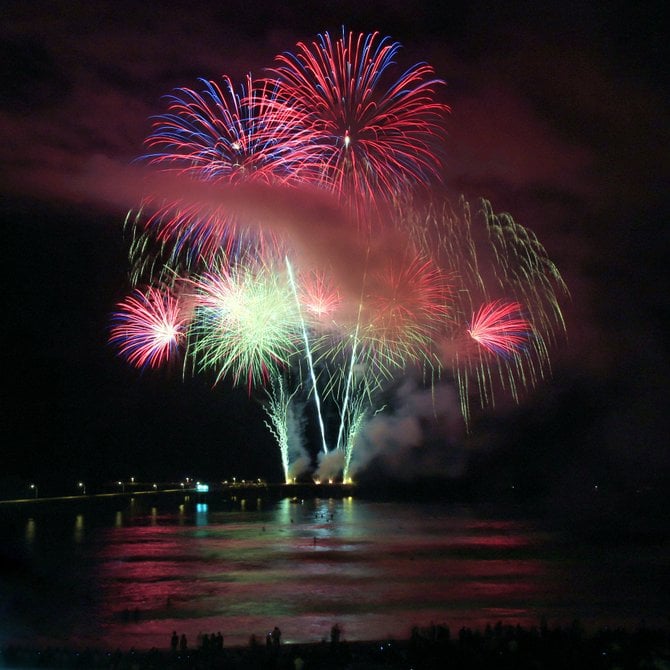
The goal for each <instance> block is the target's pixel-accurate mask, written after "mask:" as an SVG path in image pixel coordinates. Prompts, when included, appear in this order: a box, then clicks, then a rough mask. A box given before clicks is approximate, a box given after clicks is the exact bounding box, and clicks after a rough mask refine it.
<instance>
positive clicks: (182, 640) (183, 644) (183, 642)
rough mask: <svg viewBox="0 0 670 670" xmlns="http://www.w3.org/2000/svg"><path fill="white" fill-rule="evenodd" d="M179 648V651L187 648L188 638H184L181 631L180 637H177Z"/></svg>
mask: <svg viewBox="0 0 670 670" xmlns="http://www.w3.org/2000/svg"><path fill="white" fill-rule="evenodd" d="M179 649H180V651H186V649H188V640H187V639H186V635H185V634H184V633H182V634H181V637H180V638H179Z"/></svg>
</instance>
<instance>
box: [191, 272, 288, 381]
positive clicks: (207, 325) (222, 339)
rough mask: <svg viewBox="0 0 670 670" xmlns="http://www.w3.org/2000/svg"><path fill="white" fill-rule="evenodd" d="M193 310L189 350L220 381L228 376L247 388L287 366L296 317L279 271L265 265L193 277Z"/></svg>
mask: <svg viewBox="0 0 670 670" xmlns="http://www.w3.org/2000/svg"><path fill="white" fill-rule="evenodd" d="M192 285H193V287H194V290H195V300H196V310H195V315H194V322H193V326H192V329H191V337H190V338H189V354H190V355H191V356H192V357H193V359H194V360H195V361H196V366H197V367H198V368H199V369H212V370H214V372H215V374H216V381H217V382H219V381H220V380H221V379H222V378H223V377H224V376H225V375H227V374H230V375H231V376H232V379H233V382H234V383H235V384H237V383H238V382H239V381H240V380H241V379H245V380H246V383H247V386H248V388H249V390H251V387H252V386H254V385H262V384H264V383H265V382H267V380H268V378H269V375H270V373H271V372H273V371H274V370H277V369H279V368H282V367H287V366H288V365H289V361H290V358H291V356H292V355H294V354H295V353H297V351H298V345H299V342H300V321H299V315H298V313H297V310H296V306H295V300H294V296H293V293H292V290H291V288H290V285H289V283H288V281H287V279H286V277H285V275H284V274H283V273H282V272H278V271H276V270H275V269H273V268H272V267H269V266H267V265H264V264H256V265H236V266H233V267H227V266H223V267H221V266H220V267H217V268H216V269H215V270H213V271H210V272H207V273H205V274H203V275H201V276H200V277H198V278H197V279H194V280H193V281H192Z"/></svg>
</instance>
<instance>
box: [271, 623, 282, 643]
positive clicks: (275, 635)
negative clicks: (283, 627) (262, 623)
mask: <svg viewBox="0 0 670 670" xmlns="http://www.w3.org/2000/svg"><path fill="white" fill-rule="evenodd" d="M280 642H281V631H280V630H279V627H278V626H275V627H274V628H273V629H272V644H273V645H274V646H275V647H278V646H279V643H280Z"/></svg>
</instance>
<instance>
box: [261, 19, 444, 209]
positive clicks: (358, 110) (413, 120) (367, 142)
mask: <svg viewBox="0 0 670 670" xmlns="http://www.w3.org/2000/svg"><path fill="white" fill-rule="evenodd" d="M399 48H400V45H399V44H398V43H397V42H391V41H390V40H389V39H388V38H382V39H379V34H378V33H372V34H369V35H364V34H362V33H361V34H355V33H353V32H350V33H349V34H348V35H346V34H345V33H344V30H343V32H342V37H340V38H339V39H337V40H335V41H333V40H332V39H331V37H330V35H329V34H328V33H324V34H322V35H318V38H317V41H314V42H312V43H311V44H305V43H303V42H300V43H298V44H297V51H296V53H295V54H294V53H289V52H287V53H284V54H282V55H280V56H278V57H277V59H276V61H277V63H278V65H277V67H275V68H273V69H272V70H271V72H272V73H273V74H274V75H275V76H276V78H277V95H276V99H275V103H274V104H275V105H276V106H277V107H278V108H280V109H282V110H288V115H289V116H290V117H291V127H292V128H294V129H296V130H299V131H300V132H301V133H303V136H304V137H305V138H306V139H307V143H306V144H305V146H304V148H303V157H304V158H305V159H306V160H304V161H302V162H301V164H300V169H301V173H302V174H303V175H305V174H306V178H307V179H308V180H309V181H310V182H315V181H316V182H319V183H321V184H324V185H326V186H327V187H329V188H331V189H333V190H334V191H335V192H336V193H338V194H339V195H340V196H341V197H343V198H344V199H345V200H346V201H351V200H352V199H354V198H356V199H360V198H364V199H366V200H372V201H379V200H380V199H389V198H392V197H394V196H396V195H397V194H398V191H399V190H400V191H402V190H403V189H404V188H405V187H406V186H407V185H408V184H412V183H417V182H418V183H423V182H425V181H426V180H427V179H430V178H432V177H436V176H438V174H439V169H440V160H439V158H438V155H437V153H436V149H435V147H436V145H437V144H438V142H437V140H439V139H441V137H442V134H443V123H442V121H443V117H444V114H445V113H446V112H447V111H448V107H447V105H445V104H442V103H440V102H437V101H436V100H435V97H434V90H435V89H436V88H437V87H438V86H440V85H442V84H443V82H442V81H440V80H438V79H434V78H432V75H433V69H432V68H431V67H430V66H429V65H426V64H423V63H420V64H417V65H414V66H413V67H411V68H410V69H408V70H407V71H405V72H404V73H402V74H401V75H400V77H399V78H397V79H389V75H391V74H392V73H391V71H392V69H393V67H392V66H393V65H394V58H395V56H396V54H397V52H398V50H399ZM282 113H286V111H283V112H282Z"/></svg>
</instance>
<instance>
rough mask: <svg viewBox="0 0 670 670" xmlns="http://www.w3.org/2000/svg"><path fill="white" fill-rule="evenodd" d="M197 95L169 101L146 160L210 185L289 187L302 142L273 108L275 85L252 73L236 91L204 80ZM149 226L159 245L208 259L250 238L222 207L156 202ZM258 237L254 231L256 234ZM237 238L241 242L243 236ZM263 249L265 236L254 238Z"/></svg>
mask: <svg viewBox="0 0 670 670" xmlns="http://www.w3.org/2000/svg"><path fill="white" fill-rule="evenodd" d="M201 83H202V85H203V90H202V91H200V92H197V91H194V90H191V89H188V88H180V89H177V91H176V92H175V93H174V94H173V95H171V96H169V98H168V100H169V107H168V113H166V114H164V115H162V116H159V117H158V118H157V120H156V122H155V123H154V130H153V132H152V133H151V135H150V136H149V137H148V139H147V141H146V145H147V148H148V149H149V150H150V153H148V154H147V155H146V156H145V160H147V161H148V162H149V164H150V165H152V166H154V167H157V168H159V169H160V170H161V171H164V172H169V173H172V174H177V175H180V176H182V177H185V178H189V179H191V180H193V181H199V182H209V183H212V184H239V183H243V182H262V183H266V184H287V183H291V182H292V180H293V177H294V174H295V173H296V171H297V169H296V168H295V164H296V163H297V162H299V161H300V160H301V155H302V154H301V147H302V146H303V144H304V143H303V140H302V137H301V135H300V133H299V132H297V131H296V129H295V128H293V127H291V125H290V121H291V120H290V118H288V113H287V111H283V112H282V108H281V107H278V106H277V105H274V104H272V101H273V100H274V96H275V90H274V86H273V85H272V84H271V83H270V82H268V81H265V82H255V81H254V80H253V79H252V77H251V75H248V76H247V78H246V85H244V86H241V87H240V92H239V93H238V92H237V91H236V90H235V87H234V86H233V83H232V81H231V80H230V79H229V78H228V77H225V76H224V77H223V82H222V85H219V84H217V83H215V82H212V81H206V80H204V79H203V80H201ZM145 204H147V205H148V204H151V205H152V207H153V209H154V210H155V211H154V213H153V214H152V216H151V217H150V219H149V221H148V224H147V225H149V226H150V227H151V228H153V229H154V230H155V231H156V234H157V235H158V237H159V238H160V239H161V240H165V241H171V243H172V244H174V245H175V247H182V246H186V247H187V248H188V249H189V253H191V254H193V253H197V254H201V255H204V256H205V257H207V258H211V257H212V256H213V255H215V254H216V253H218V252H219V251H220V250H221V249H222V248H225V250H226V253H227V254H228V255H229V256H234V255H236V251H237V250H238V248H239V246H240V245H241V246H242V248H243V249H246V246H247V245H248V244H249V243H250V241H251V238H250V234H249V233H248V232H247V231H246V228H245V227H244V226H243V225H241V222H240V221H239V220H238V219H237V218H236V217H235V216H231V215H230V213H229V212H228V211H227V210H226V209H225V208H214V209H213V211H209V212H207V213H203V208H202V207H201V206H200V205H198V204H192V203H180V202H179V201H176V202H163V203H160V202H158V203H156V202H153V199H152V198H148V199H147V202H146V203H145ZM255 235H256V237H258V232H256V233H255ZM240 238H242V239H240ZM254 241H255V242H256V243H257V244H261V245H263V244H268V243H270V242H271V241H272V238H271V236H270V237H267V236H266V237H263V236H262V235H261V239H260V240H258V239H255V240H254Z"/></svg>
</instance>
